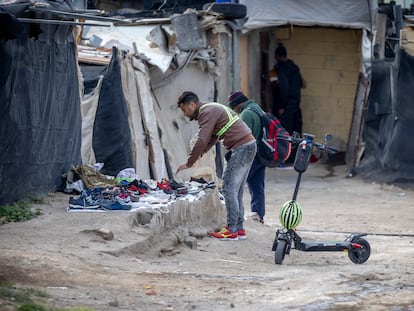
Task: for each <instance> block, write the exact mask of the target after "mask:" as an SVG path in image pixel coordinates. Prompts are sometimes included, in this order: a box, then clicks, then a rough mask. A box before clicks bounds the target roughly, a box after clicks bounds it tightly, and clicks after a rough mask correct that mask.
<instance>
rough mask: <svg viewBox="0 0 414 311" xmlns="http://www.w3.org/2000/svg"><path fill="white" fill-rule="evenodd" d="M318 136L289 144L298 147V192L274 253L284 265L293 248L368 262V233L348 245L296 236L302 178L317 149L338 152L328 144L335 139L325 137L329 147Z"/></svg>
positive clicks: (284, 212) (284, 215) (286, 210)
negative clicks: (319, 140) (298, 196)
mask: <svg viewBox="0 0 414 311" xmlns="http://www.w3.org/2000/svg"><path fill="white" fill-rule="evenodd" d="M314 139H315V136H314V135H312V134H304V135H303V137H300V135H299V134H297V133H294V134H293V135H292V136H291V137H290V138H289V140H290V141H291V142H292V145H293V146H295V145H296V146H297V150H296V155H295V161H294V165H293V168H294V170H295V171H296V172H298V177H297V180H296V186H295V191H294V193H293V197H292V200H291V201H288V202H286V203H285V204H284V205H283V207H282V208H281V210H280V212H279V220H280V222H281V224H282V229H278V230H277V231H276V237H275V240H274V242H273V246H272V251H274V252H275V263H276V264H282V263H283V260H284V258H285V255H289V254H290V250H291V249H292V246H293V248H294V249H296V250H299V251H304V252H338V251H347V252H348V257H349V259H350V260H351V261H352V262H353V263H355V264H362V263H364V262H366V261H367V260H368V258H369V256H370V254H371V247H370V244H369V243H368V241H367V240H365V239H364V238H362V237H363V236H366V235H367V234H366V233H358V234H351V235H349V236H348V237H347V238H346V239H345V240H344V241H311V242H308V241H303V240H302V238H301V237H300V236H299V234H298V233H297V232H296V227H297V226H298V225H299V223H300V222H301V220H302V207H301V206H300V204H299V203H298V202H296V197H297V195H298V191H299V186H300V182H301V178H302V174H303V173H304V172H305V171H306V169H307V168H308V165H309V160H310V156H311V154H312V151H313V149H314V148H318V149H319V150H322V151H323V152H327V153H335V152H336V150H335V149H334V148H332V147H330V146H328V141H330V140H331V139H332V136H331V135H329V134H328V135H326V136H325V144H321V143H317V142H315V141H314Z"/></svg>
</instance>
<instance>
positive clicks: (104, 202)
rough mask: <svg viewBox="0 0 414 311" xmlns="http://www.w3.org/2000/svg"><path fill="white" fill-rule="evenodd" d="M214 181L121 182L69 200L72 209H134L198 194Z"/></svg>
mask: <svg viewBox="0 0 414 311" xmlns="http://www.w3.org/2000/svg"><path fill="white" fill-rule="evenodd" d="M215 186H216V185H215V183H214V182H210V183H209V182H207V181H205V180H204V179H202V178H201V179H197V178H191V180H190V182H189V183H180V182H177V181H176V180H174V179H172V180H170V181H169V180H167V179H165V178H164V179H162V180H161V181H158V182H154V181H148V182H144V181H143V180H138V179H133V180H130V179H129V180H128V179H121V180H119V185H118V186H114V187H110V188H109V187H108V188H100V187H96V188H92V189H86V190H83V191H81V193H80V196H79V197H78V198H74V197H70V199H69V209H84V210H89V209H99V208H101V209H104V210H131V208H132V206H133V203H135V202H140V201H141V202H143V203H144V202H145V203H150V204H155V203H154V202H156V203H157V204H161V203H162V204H165V203H168V202H169V201H170V200H171V199H172V198H175V197H179V196H184V195H187V194H195V193H198V192H200V190H204V189H206V188H215Z"/></svg>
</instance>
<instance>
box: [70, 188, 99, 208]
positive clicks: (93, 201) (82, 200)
mask: <svg viewBox="0 0 414 311" xmlns="http://www.w3.org/2000/svg"><path fill="white" fill-rule="evenodd" d="M97 193H98V192H97V191H94V190H86V191H83V192H82V194H81V195H80V196H79V198H77V199H75V198H74V197H70V198H69V207H70V208H75V209H84V208H99V206H100V204H99V199H98V195H97Z"/></svg>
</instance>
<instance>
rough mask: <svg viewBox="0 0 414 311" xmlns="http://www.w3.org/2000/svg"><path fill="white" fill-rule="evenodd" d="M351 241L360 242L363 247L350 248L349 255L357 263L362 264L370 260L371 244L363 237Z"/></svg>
mask: <svg viewBox="0 0 414 311" xmlns="http://www.w3.org/2000/svg"><path fill="white" fill-rule="evenodd" d="M351 243H358V244H359V245H361V246H362V248H352V247H351V249H350V250H348V257H349V259H351V261H352V262H353V263H355V264H361V263H364V262H366V261H367V260H368V258H369V256H370V255H371V246H370V245H369V243H368V241H367V240H365V239H363V238H357V239H355V240H352V241H351Z"/></svg>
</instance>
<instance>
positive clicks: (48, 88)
mask: <svg viewBox="0 0 414 311" xmlns="http://www.w3.org/2000/svg"><path fill="white" fill-rule="evenodd" d="M24 27H27V28H28V30H27V31H26V32H24V33H26V34H27V35H26V36H20V38H19V39H14V40H4V39H0V59H1V68H0V69H1V70H0V185H1V187H0V205H2V204H5V203H10V202H14V201H17V200H20V199H23V198H29V197H38V196H40V195H42V194H46V193H48V192H51V191H55V190H58V189H60V188H61V186H62V181H63V180H62V178H61V174H62V173H66V172H67V171H69V169H70V168H71V166H72V165H79V164H80V163H81V156H80V147H81V114H80V95H79V84H78V71H77V63H76V57H75V55H76V46H75V43H74V42H73V35H72V28H71V27H70V26H66V25H59V26H57V25H41V27H40V28H41V31H42V34H40V35H38V36H34V37H30V29H29V27H30V26H29V25H28V24H25V25H24Z"/></svg>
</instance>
